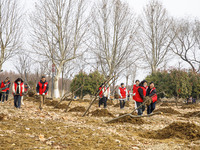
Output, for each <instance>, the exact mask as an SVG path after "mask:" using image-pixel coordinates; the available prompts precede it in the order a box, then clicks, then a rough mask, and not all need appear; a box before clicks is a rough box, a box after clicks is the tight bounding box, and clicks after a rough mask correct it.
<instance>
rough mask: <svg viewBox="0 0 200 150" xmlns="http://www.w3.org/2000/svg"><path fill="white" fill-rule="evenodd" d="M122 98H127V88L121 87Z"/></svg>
mask: <svg viewBox="0 0 200 150" xmlns="http://www.w3.org/2000/svg"><path fill="white" fill-rule="evenodd" d="M119 90H120V94H121V98H123V99H124V98H126V88H125V87H124V88H122V87H119Z"/></svg>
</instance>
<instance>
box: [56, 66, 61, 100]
mask: <svg viewBox="0 0 200 150" xmlns="http://www.w3.org/2000/svg"><path fill="white" fill-rule="evenodd" d="M60 73H61V68H58V69H57V74H56V76H55V77H54V97H55V98H59V97H60V92H59V77H60Z"/></svg>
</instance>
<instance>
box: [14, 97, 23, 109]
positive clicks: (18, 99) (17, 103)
mask: <svg viewBox="0 0 200 150" xmlns="http://www.w3.org/2000/svg"><path fill="white" fill-rule="evenodd" d="M21 98H22V97H21V96H20V95H15V96H14V105H15V107H16V108H20V107H21Z"/></svg>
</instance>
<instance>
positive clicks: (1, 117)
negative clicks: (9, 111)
mask: <svg viewBox="0 0 200 150" xmlns="http://www.w3.org/2000/svg"><path fill="white" fill-rule="evenodd" d="M5 117H6V115H5V114H3V113H1V114H0V121H2V120H4V118H5Z"/></svg>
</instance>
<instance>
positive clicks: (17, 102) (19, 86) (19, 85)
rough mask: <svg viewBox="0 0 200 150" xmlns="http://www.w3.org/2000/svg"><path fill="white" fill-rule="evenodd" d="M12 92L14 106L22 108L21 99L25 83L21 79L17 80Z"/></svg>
mask: <svg viewBox="0 0 200 150" xmlns="http://www.w3.org/2000/svg"><path fill="white" fill-rule="evenodd" d="M12 90H13V96H14V106H15V107H16V108H21V98H22V96H23V95H24V83H23V80H22V79H21V78H18V79H17V80H15V82H14V84H13V88H12Z"/></svg>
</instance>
